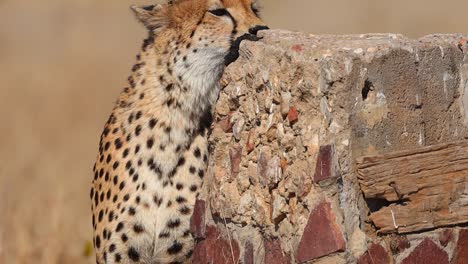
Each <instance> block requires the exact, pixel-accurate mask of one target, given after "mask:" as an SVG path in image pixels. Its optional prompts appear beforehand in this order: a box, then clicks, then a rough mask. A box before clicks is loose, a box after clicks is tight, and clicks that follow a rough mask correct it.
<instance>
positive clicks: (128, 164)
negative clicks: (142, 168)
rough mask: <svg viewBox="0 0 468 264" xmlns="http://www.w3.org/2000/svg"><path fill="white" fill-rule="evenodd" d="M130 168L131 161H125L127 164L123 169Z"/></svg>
mask: <svg viewBox="0 0 468 264" xmlns="http://www.w3.org/2000/svg"><path fill="white" fill-rule="evenodd" d="M131 167H132V161H131V160H129V161H127V164H125V168H126V169H127V170H129V169H130V168H131Z"/></svg>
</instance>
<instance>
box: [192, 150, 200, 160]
mask: <svg viewBox="0 0 468 264" xmlns="http://www.w3.org/2000/svg"><path fill="white" fill-rule="evenodd" d="M193 155H194V156H195V157H196V158H200V157H201V152H200V149H199V148H198V147H197V148H195V150H194V151H193Z"/></svg>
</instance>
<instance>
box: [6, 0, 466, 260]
mask: <svg viewBox="0 0 468 264" xmlns="http://www.w3.org/2000/svg"><path fill="white" fill-rule="evenodd" d="M135 2H137V3H138V2H148V1H129V0H126V1H117V2H116V1H109V0H108V1H105V0H100V1H97V0H95V1H91V0H82V1H77V0H75V1H72V0H69V1H63V0H60V1H59V0H53V1H52V0H49V1H45V0H44V1H26V0H3V1H0V16H1V17H2V23H0V58H1V59H0V79H1V80H2V82H1V89H0V113H2V114H3V115H2V121H1V129H0V133H1V134H0V135H1V136H0V146H1V148H0V193H1V197H0V198H1V199H0V263H32V262H34V263H93V260H92V258H89V257H86V256H85V255H86V254H85V253H84V251H86V247H87V244H88V243H89V241H90V240H91V223H90V222H91V220H90V211H89V204H88V193H89V192H88V185H89V183H90V180H91V168H92V164H93V162H94V157H95V154H96V152H97V143H98V138H99V134H100V131H101V128H102V126H103V124H104V121H105V120H106V119H107V115H108V113H109V111H110V109H111V107H112V105H113V101H114V99H116V98H117V94H118V92H119V91H120V89H121V88H122V87H123V85H125V80H126V76H127V73H128V72H129V69H130V67H131V65H132V64H133V62H134V55H135V54H136V51H137V49H138V47H139V46H140V40H141V39H142V38H143V36H144V32H143V29H142V28H141V27H140V26H139V25H137V23H136V22H134V20H133V18H132V16H131V15H130V13H129V12H128V9H127V7H128V5H129V4H130V3H135ZM439 2H440V3H441V2H442V1H435V0H434V1H423V0H415V1H411V4H408V3H406V1H405V2H404V1H402V0H400V1H390V2H388V1H387V2H386V3H384V4H381V5H380V6H377V5H376V4H374V3H376V2H375V1H373V0H367V1H365V0H356V1H346V0H333V1H331V2H327V4H323V3H321V2H320V1H311V0H292V1H283V0H264V6H265V20H266V21H268V22H269V23H270V24H271V25H273V26H274V27H284V28H291V29H301V30H307V31H310V32H330V33H340V32H366V31H400V32H405V33H407V34H410V35H412V36H415V35H421V34H425V33H428V32H431V31H461V30H464V29H466V28H468V21H467V20H466V19H463V14H462V12H464V10H467V8H466V7H465V8H462V7H461V4H462V3H463V2H464V5H465V6H467V5H468V2H466V1H461V0H460V1H453V2H454V3H455V2H458V5H455V4H453V5H448V4H447V1H445V4H438V3H439ZM45 3H46V4H45ZM419 4H420V5H419ZM412 12H414V13H412ZM396 17H399V18H398V19H396ZM32 260H34V261H32Z"/></svg>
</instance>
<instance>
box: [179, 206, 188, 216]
mask: <svg viewBox="0 0 468 264" xmlns="http://www.w3.org/2000/svg"><path fill="white" fill-rule="evenodd" d="M179 211H180V213H181V214H183V215H189V214H190V208H188V207H187V206H184V207H182V208H180V210H179Z"/></svg>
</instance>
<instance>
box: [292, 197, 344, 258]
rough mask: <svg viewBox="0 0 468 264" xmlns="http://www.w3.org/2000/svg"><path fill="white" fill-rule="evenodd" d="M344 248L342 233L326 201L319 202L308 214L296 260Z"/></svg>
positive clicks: (339, 250)
mask: <svg viewBox="0 0 468 264" xmlns="http://www.w3.org/2000/svg"><path fill="white" fill-rule="evenodd" d="M345 248H346V244H345V241H344V239H343V235H342V234H341V231H340V228H339V226H338V225H337V224H336V221H335V215H334V214H333V213H332V211H331V206H330V204H329V203H328V202H325V201H323V202H321V203H320V204H319V205H318V206H317V207H316V208H315V209H314V211H312V212H311V214H310V216H309V221H308V222H307V225H306V227H305V229H304V233H303V234H302V238H301V242H300V243H299V247H298V249H297V254H296V259H297V261H298V262H305V261H309V260H313V259H316V258H319V257H322V256H325V255H328V254H331V253H334V252H341V251H344V250H345Z"/></svg>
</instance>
